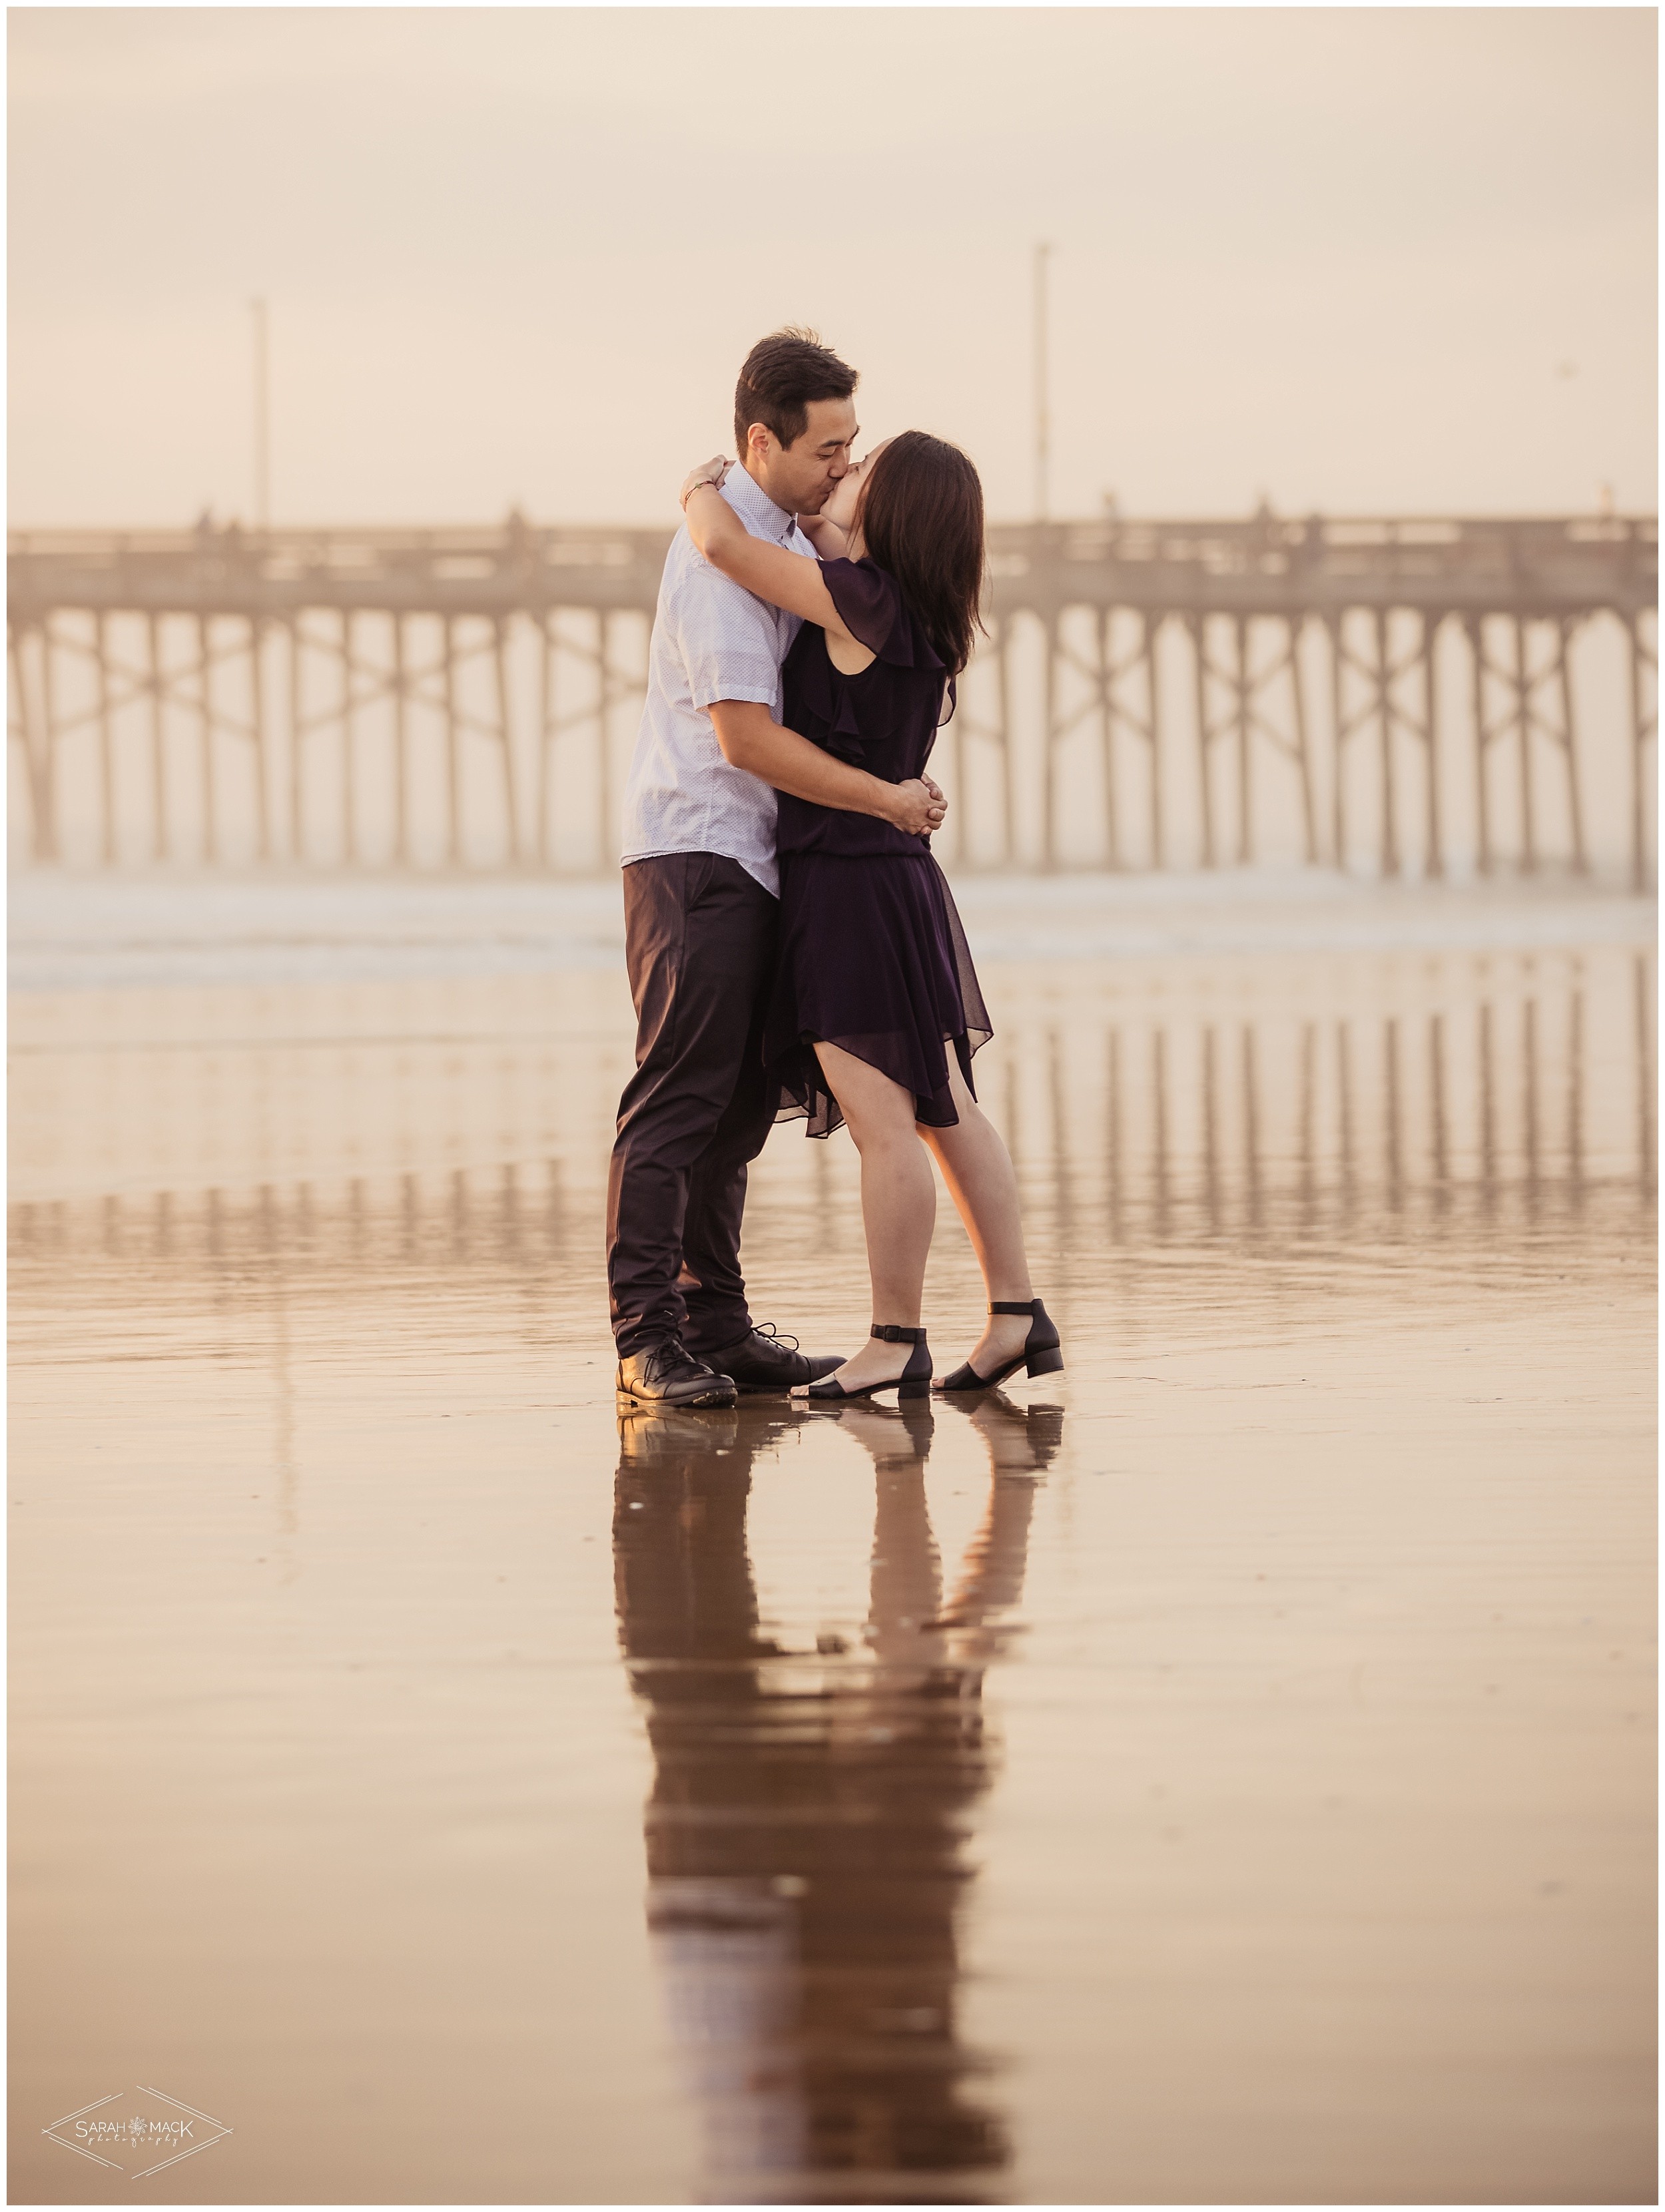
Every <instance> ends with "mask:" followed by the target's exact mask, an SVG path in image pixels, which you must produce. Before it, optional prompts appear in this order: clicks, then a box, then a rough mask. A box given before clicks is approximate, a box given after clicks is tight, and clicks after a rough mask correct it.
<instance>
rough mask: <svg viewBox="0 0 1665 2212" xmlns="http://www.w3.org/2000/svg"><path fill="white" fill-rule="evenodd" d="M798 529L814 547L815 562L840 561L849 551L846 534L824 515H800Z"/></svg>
mask: <svg viewBox="0 0 1665 2212" xmlns="http://www.w3.org/2000/svg"><path fill="white" fill-rule="evenodd" d="M798 527H799V529H800V530H801V531H802V532H803V533H804V535H805V538H808V539H809V541H810V544H811V545H813V546H814V548H815V557H816V559H817V561H842V560H843V559H844V557H845V556H846V555H847V554H848V551H849V550H850V541H849V538H848V534H847V533H846V532H844V531H842V530H841V529H840V528H839V526H838V525H837V524H836V522H829V521H828V520H827V518H826V516H825V515H824V514H800V515H799V518H798Z"/></svg>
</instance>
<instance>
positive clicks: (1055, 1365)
mask: <svg viewBox="0 0 1665 2212" xmlns="http://www.w3.org/2000/svg"><path fill="white" fill-rule="evenodd" d="M726 469H727V464H726V463H725V462H722V461H714V462H708V463H707V464H706V465H704V466H703V467H702V468H700V469H696V470H695V471H693V473H692V475H691V476H690V477H689V479H688V482H687V483H686V484H684V488H683V508H684V513H685V514H686V516H687V518H688V528H689V532H690V536H691V537H692V538H693V540H694V543H695V544H696V546H697V548H698V549H699V550H700V552H701V553H702V554H703V556H705V558H706V559H707V560H708V561H709V562H711V564H712V566H713V567H714V568H719V569H720V570H721V571H722V573H723V574H725V575H726V576H729V577H731V578H732V580H734V581H735V582H736V583H738V584H740V585H743V586H744V588H745V589H746V590H747V591H749V592H755V593H756V594H757V597H758V598H759V599H768V600H769V601H770V602H771V603H772V604H773V605H775V606H778V607H784V608H786V609H787V611H789V612H790V613H793V614H796V615H800V616H802V617H803V618H804V628H803V629H801V630H800V631H799V634H798V636H797V638H796V639H795V641H793V647H792V649H791V651H790V653H788V654H787V659H786V662H785V664H784V665H783V667H782V669H781V678H782V685H783V697H784V705H783V720H784V721H785V723H786V726H787V728H789V729H792V730H795V731H798V732H800V733H801V734H802V735H804V736H805V737H807V738H810V739H811V742H812V743H814V744H818V745H821V746H823V748H824V749H825V750H828V751H829V752H832V753H835V754H836V755H837V756H838V757H840V758H841V759H843V760H847V761H849V762H852V763H855V764H856V765H858V766H860V767H862V768H864V769H866V770H867V771H868V772H869V773H870V774H871V775H878V776H881V777H883V778H884V779H885V781H889V782H893V783H900V782H902V781H906V780H907V779H908V778H909V777H911V776H916V775H920V773H921V771H922V769H924V767H925V764H926V761H927V757H929V754H930V751H931V748H932V745H933V743H934V741H935V738H936V732H937V727H938V725H939V721H940V720H944V719H945V717H944V714H943V705H944V700H945V695H947V696H948V705H949V711H950V712H951V711H952V705H953V702H952V696H951V686H952V683H953V679H954V678H956V677H957V675H958V674H959V673H960V671H962V670H963V668H964V666H965V664H966V662H967V660H968V659H969V657H970V653H971V642H972V635H973V632H974V630H975V628H976V626H977V622H978V613H977V607H978V601H979V599H980V597H981V590H982V571H983V501H982V487H981V483H979V481H978V478H977V472H976V471H975V469H974V468H973V467H972V465H971V463H970V462H969V460H968V459H966V457H965V455H964V454H963V453H961V452H959V451H958V449H957V447H953V446H950V445H946V444H945V443H944V441H942V440H941V439H939V438H932V437H927V435H925V434H924V433H923V432H922V431H918V430H908V431H905V432H904V433H903V434H902V435H901V436H900V437H897V438H893V439H890V440H889V441H887V442H886V443H885V444H884V445H883V446H881V447H878V450H877V452H876V453H873V454H872V455H871V456H870V457H869V459H867V460H866V462H865V463H863V464H861V465H859V466H857V467H854V468H852V469H851V470H850V471H848V474H847V475H846V476H845V477H844V478H843V480H842V483H840V485H839V486H838V488H837V489H836V491H835V493H834V494H833V496H832V498H831V499H830V500H829V501H828V503H827V505H826V507H825V508H824V509H823V512H822V513H821V514H820V515H819V516H817V517H812V518H806V519H805V521H804V527H805V529H806V530H807V531H808V532H810V534H811V538H812V540H813V542H814V544H815V545H816V548H817V553H818V555H819V556H820V557H819V558H818V559H815V560H811V559H807V558H806V557H805V556H803V555H802V554H796V553H789V552H787V550H785V549H784V548H783V547H781V546H778V545H774V544H769V543H767V542H766V541H765V540H763V539H762V538H754V537H752V536H751V535H750V532H748V531H747V530H746V528H745V526H744V524H743V523H742V522H741V521H740V520H739V518H738V515H736V514H735V513H734V512H733V510H732V508H731V507H730V506H729V505H728V502H727V501H726V500H725V499H723V498H721V497H720V495H719V494H718V492H717V489H716V486H717V485H718V484H720V483H721V481H722V479H723V477H724V475H725V474H726ZM777 844H778V849H779V853H780V860H781V938H780V958H779V973H778V976H777V980H776V983H775V997H774V1002H773V1005H772V1006H771V1008H770V1012H769V1022H768V1025H767V1030H766V1034H765V1038H764V1054H765V1057H766V1059H767V1060H768V1061H769V1066H770V1069H771V1072H772V1073H774V1074H775V1075H776V1076H777V1077H778V1078H779V1079H780V1082H781V1086H782V1094H783V1097H784V1098H785V1099H786V1101H787V1104H786V1106H785V1109H784V1111H785V1113H786V1114H787V1115H792V1114H799V1115H804V1116H805V1118H806V1119H807V1121H808V1124H809V1128H808V1134H810V1135H811V1136H826V1135H828V1134H829V1133H830V1132H831V1131H832V1130H834V1129H836V1127H838V1125H839V1123H840V1122H841V1121H848V1123H849V1126H850V1133H851V1135H852V1137H853V1138H854V1140H855V1146H856V1150H857V1151H858V1152H860V1156H861V1209H862V1217H863V1220H864V1223H865V1225H866V1237H867V1261H868V1267H869V1269H870V1271H871V1273H872V1291H873V1327H872V1335H871V1336H870V1338H869V1340H868V1341H867V1343H866V1345H865V1346H863V1347H862V1349H861V1350H860V1352H858V1353H857V1354H856V1356H855V1358H854V1359H851V1360H848V1361H847V1362H846V1363H845V1364H844V1365H843V1366H842V1367H841V1368H839V1369H838V1370H836V1372H835V1373H834V1374H832V1375H830V1376H827V1377H825V1378H824V1379H823V1380H822V1381H819V1382H817V1383H811V1384H809V1385H808V1386H806V1387H805V1386H800V1387H799V1389H796V1390H794V1391H793V1396H794V1397H797V1398H808V1399H810V1400H811V1401H829V1400H831V1401H836V1400H839V1399H844V1398H855V1397H871V1396H872V1394H873V1393H874V1391H876V1390H884V1389H890V1388H891V1387H893V1386H899V1387H900V1391H901V1395H902V1396H903V1397H906V1398H915V1397H923V1396H924V1395H926V1394H927V1391H928V1389H929V1388H930V1378H931V1372H932V1368H931V1355H930V1352H928V1351H927V1348H926V1333H925V1330H924V1329H923V1328H922V1327H921V1325H920V1302H921V1295H922V1292H923V1290H924V1284H925V1262H926V1256H927V1253H928V1252H929V1250H930V1246H931V1232H932V1229H933V1225H934V1223H935V1218H936V1206H937V1196H936V1184H935V1182H934V1181H933V1176H932V1174H931V1164H930V1162H929V1160H927V1158H926V1156H925V1152H924V1151H923V1150H922V1149H921V1143H920V1139H921V1138H922V1139H924V1142H925V1144H926V1145H928V1146H929V1147H930V1148H931V1151H932V1152H933V1153H934V1155H935V1156H936V1159H937V1162H938V1164H939V1166H940V1167H941V1169H942V1172H943V1178H944V1180H945V1182H946V1183H947V1185H948V1189H949V1194H950V1195H951V1197H952V1199H953V1200H954V1203H955V1205H956V1206H957V1208H958V1210H959V1213H960V1218H961V1219H962V1220H963V1222H964V1223H965V1225H966V1229H967V1231H968V1232H969V1235H970V1238H971V1243H972V1249H974V1250H975V1253H976V1255H977V1260H978V1263H979V1265H980V1266H981V1269H982V1273H983V1280H984V1282H985V1284H986V1285H987V1290H988V1297H989V1311H988V1325H987V1328H985V1329H984V1331H983V1333H982V1334H981V1337H980V1338H979V1339H978V1340H977V1343H976V1344H975V1346H974V1347H973V1349H972V1352H971V1355H970V1358H969V1359H968V1360H967V1361H966V1362H965V1363H964V1364H963V1365H962V1366H960V1367H959V1368H957V1369H956V1370H955V1371H954V1373H953V1374H952V1375H951V1376H948V1377H947V1378H946V1380H945V1382H943V1383H939V1385H938V1388H939V1389H943V1390H954V1391H961V1390H982V1389H989V1388H991V1387H992V1386H993V1385H994V1384H995V1383H1000V1382H1001V1381H1004V1379H1005V1378H1006V1376H1009V1375H1011V1374H1012V1373H1013V1372H1014V1370H1016V1369H1017V1368H1018V1367H1019V1366H1023V1365H1027V1367H1028V1370H1029V1372H1030V1375H1032V1376H1034V1375H1049V1374H1052V1373H1054V1372H1055V1371H1056V1370H1057V1369H1059V1368H1060V1367H1061V1366H1062V1365H1063V1364H1064V1363H1063V1354H1062V1352H1060V1349H1059V1343H1058V1332H1057V1330H1056V1329H1055V1328H1054V1327H1053V1325H1052V1322H1051V1321H1050V1320H1049V1319H1048V1316H1047V1313H1046V1310H1045V1308H1044V1307H1043V1306H1042V1304H1041V1302H1040V1300H1039V1299H1038V1298H1036V1297H1035V1295H1034V1292H1033V1289H1032V1286H1031V1285H1030V1278H1029V1262H1028V1260H1027V1258H1026V1256H1025V1254H1024V1231H1023V1223H1022V1220H1021V1218H1020V1216H1019V1212H1018V1181H1017V1177H1016V1176H1015V1175H1014V1174H1013V1173H1012V1162H1011V1159H1010V1158H1009V1157H1008V1155H1007V1152H1006V1146H1005V1145H1004V1144H1003V1143H1002V1142H1001V1140H1000V1133H999V1132H998V1131H997V1130H996V1129H995V1128H994V1126H993V1124H992V1123H991V1122H990V1121H988V1120H987V1118H986V1117H985V1115H984V1114H983V1112H982V1109H981V1108H980V1107H979V1106H978V1104H977V1103H976V1098H975V1093H974V1091H973V1088H972V1081H971V1055H972V1054H973V1053H974V1052H975V1051H976V1049H977V1048H978V1047H979V1046H980V1045H982V1044H984V1043H986V1042H987V1039H988V1036H989V1035H990V1030H989V1023H988V1016H987V1012H986V1011H985V1010H984V1006H983V1002H982V994H981V991H980V990H979V989H978V987H977V978H976V974H975V970H974V969H973V967H972V965H971V956H970V953H969V951H968V949H967V946H966V942H965V935H964V932H963V929H962V928H961V927H960V920H959V916H958V915H957V913H956V911H955V908H954V902H953V900H952V898H951V896H950V895H949V890H948V886H947V884H946V883H945V880H944V878H943V874H942V871H941V869H940V868H939V866H937V864H936V861H935V860H933V858H932V856H931V849H930V840H929V838H928V837H925V836H917V837H915V836H908V834H907V833H906V832H905V831H903V830H900V829H895V828H893V827H892V826H891V825H890V823H885V822H881V821H878V820H877V819H875V818H873V817H869V816H866V815H856V814H851V813H842V812H837V811H834V810H832V809H830V808H827V807H822V806H816V805H811V803H809V802H808V801H807V800H804V799H793V798H792V797H791V796H789V795H788V794H787V793H782V794H781V802H780V819H779V827H778V832H777ZM950 1045H951V1046H952V1048H953V1050H952V1054H949V1052H948V1051H947V1050H946V1047H948V1046H950Z"/></svg>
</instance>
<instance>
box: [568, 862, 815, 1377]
mask: <svg viewBox="0 0 1665 2212" xmlns="http://www.w3.org/2000/svg"><path fill="white" fill-rule="evenodd" d="M776 912H777V908H776V905H775V900H774V899H772V898H771V897H770V896H769V893H768V892H767V891H766V890H764V889H763V885H762V884H759V883H757V881H755V880H754V878H752V877H750V876H749V875H748V874H747V873H746V872H745V870H744V868H743V867H742V866H740V864H739V862H738V860H729V859H727V858H726V856H725V855H723V854H718V853H671V854H665V855H663V856H662V857H661V858H659V859H658V860H632V861H631V862H630V864H629V866H628V867H627V868H626V869H625V871H624V951H625V959H626V963H627V964H628V966H629V974H630V995H631V998H632V999H633V1000H635V1009H636V1072H635V1074H634V1075H633V1076H632V1077H631V1079H630V1080H629V1083H628V1084H627V1085H625V1089H624V1096H623V1098H621V1099H620V1101H619V1106H618V1137H617V1141H616V1142H615V1144H614V1146H613V1158H612V1166H611V1172H610V1173H609V1175H608V1178H607V1284H608V1291H609V1295H610V1297H611V1302H612V1314H613V1334H614V1337H615V1339H616V1340H617V1345H618V1352H619V1357H620V1358H621V1359H624V1358H629V1356H630V1354H631V1353H632V1352H645V1351H647V1348H648V1346H650V1345H653V1344H658V1343H660V1342H662V1341H663V1340H664V1339H665V1338H666V1337H668V1336H679V1337H680V1338H681V1339H682V1340H683V1342H684V1344H685V1345H686V1346H688V1348H689V1350H690V1352H696V1353H701V1352H720V1351H723V1350H725V1349H726V1347H727V1346H730V1345H732V1344H733V1343H735V1342H736V1341H737V1340H738V1339H739V1338H740V1337H743V1336H744V1334H746V1332H747V1331H748V1330H749V1329H750V1327H751V1316H750V1313H749V1312H748V1311H747V1310H746V1298H745V1284H744V1279H742V1277H741V1274H740V1215H741V1212H742V1211H743V1209H744V1206H745V1194H746V1165H747V1163H748V1162H749V1161H751V1160H755V1159H756V1158H757V1155H758V1153H759V1152H762V1150H763V1141H764V1139H765V1138H767V1136H768V1135H769V1127H770V1125H771V1123H772V1122H773V1121H774V1118H775V1086H774V1085H772V1084H769V1083H767V1082H766V1081H765V1079H764V1075H763V1014H764V1011H765V1006H766V1002H767V999H768V994H769V985H770V982H771V980H772V977H773V972H774V962H775V918H776Z"/></svg>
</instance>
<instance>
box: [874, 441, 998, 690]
mask: <svg viewBox="0 0 1665 2212" xmlns="http://www.w3.org/2000/svg"><path fill="white" fill-rule="evenodd" d="M856 518H857V520H858V522H859V524H860V530H861V535H862V538H864V540H865V541H866V547H867V551H868V554H869V555H870V556H871V557H872V560H873V561H874V562H876V564H877V565H878V567H879V568H883V569H884V571H885V573H886V574H889V575H891V576H894V577H895V578H896V582H897V583H898V584H899V585H900V586H901V587H902V599H904V601H905V602H906V603H907V605H908V611H909V612H910V613H911V614H912V615H913V616H914V617H915V619H916V620H917V621H918V622H919V623H920V624H921V627H922V628H923V629H924V631H925V634H926V635H927V637H928V638H929V639H930V641H931V643H932V645H933V647H935V649H936V651H937V653H939V655H940V656H941V658H942V659H944V660H945V661H946V662H947V664H948V672H949V674H950V675H951V676H957V675H958V674H959V672H960V671H961V670H962V669H963V667H964V666H965V664H966V662H967V661H968V660H969V659H970V658H971V645H972V641H973V639H974V637H975V634H976V632H977V631H978V630H979V629H981V627H982V623H981V618H980V617H979V614H978V606H979V603H980V602H981V599H982V590H983V488H982V483H981V479H980V478H979V477H978V475H977V471H976V470H975V468H973V467H972V465H971V464H970V462H969V460H968V459H966V457H965V455H964V454H963V453H962V452H961V451H960V449H959V447H957V446H951V445H950V444H949V443H948V442H947V441H946V440H945V439H943V438H933V437H932V436H931V435H929V434H928V433H927V432H926V431H924V430H903V431H902V432H901V433H900V434H899V435H897V436H896V437H894V438H892V439H891V440H890V441H889V443H888V444H887V445H885V446H884V447H883V448H882V449H881V450H880V451H879V453H878V454H876V455H875V457H874V459H873V462H872V467H871V469H870V470H869V471H868V475H867V481H866V483H865V484H863V486H862V487H861V500H860V506H859V507H858V508H857V510H856Z"/></svg>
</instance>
